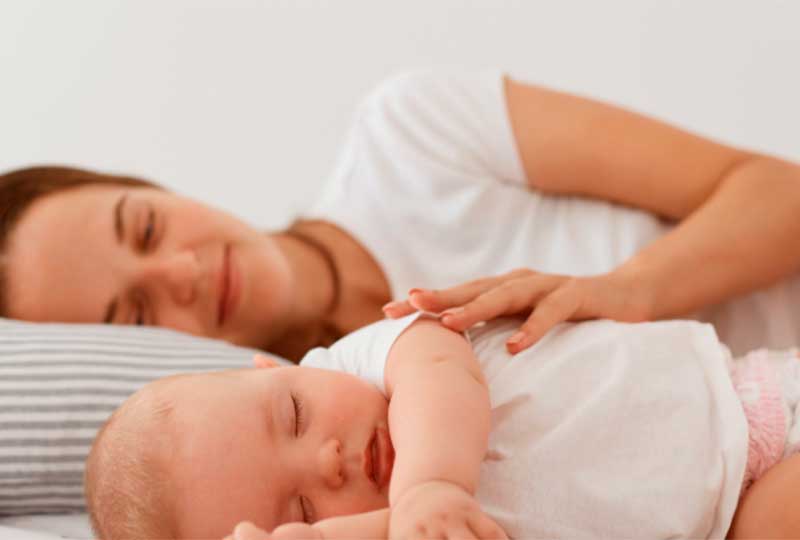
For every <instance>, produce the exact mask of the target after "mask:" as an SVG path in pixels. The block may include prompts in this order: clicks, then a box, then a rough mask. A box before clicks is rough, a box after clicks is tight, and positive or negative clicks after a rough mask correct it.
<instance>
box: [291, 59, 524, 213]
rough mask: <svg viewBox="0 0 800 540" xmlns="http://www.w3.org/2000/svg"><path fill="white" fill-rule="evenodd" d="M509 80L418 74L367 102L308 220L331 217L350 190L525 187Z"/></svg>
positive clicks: (429, 195)
mask: <svg viewBox="0 0 800 540" xmlns="http://www.w3.org/2000/svg"><path fill="white" fill-rule="evenodd" d="M504 78H505V74H504V73H503V72H502V71H499V70H486V71H472V72H470V71H466V72H464V71H442V70H430V71H413V72H409V73H405V74H401V75H396V76H394V77H392V78H390V79H388V80H386V81H384V82H382V83H381V84H380V85H378V86H377V87H376V88H375V89H374V90H373V91H372V92H371V93H369V94H368V96H367V97H366V98H365V99H364V100H363V101H362V102H361V104H360V105H359V107H358V108H357V110H356V114H355V119H354V121H353V124H352V125H351V127H350V130H349V132H348V134H347V136H346V138H345V143H344V145H343V147H342V148H341V150H340V153H339V157H338V160H337V164H336V166H335V168H334V171H333V173H332V175H331V177H329V179H328V181H327V182H326V189H325V190H324V191H323V193H322V194H321V196H320V198H319V199H318V200H317V204H316V205H315V206H314V207H312V208H311V209H310V210H308V211H307V212H306V215H307V216H308V217H326V216H325V214H326V212H327V211H329V209H330V207H331V206H332V204H333V203H341V202H342V201H345V200H347V199H348V198H349V197H348V192H357V193H360V194H363V192H364V191H365V190H366V191H368V192H370V191H375V192H376V194H377V196H384V195H386V193H391V194H392V196H393V197H395V198H398V197H400V198H402V199H407V200H413V198H415V197H424V198H425V199H426V200H441V197H442V195H443V194H452V193H453V192H457V191H458V190H461V189H464V188H465V187H468V186H470V185H475V184H480V183H496V182H504V183H509V184H514V185H520V186H524V185H525V184H526V176H525V172H524V169H523V166H522V162H521V159H520V157H519V153H518V150H517V144H516V140H515V138H514V134H513V131H512V128H511V122H510V119H509V116H508V108H507V102H506V97H505V89H504Z"/></svg>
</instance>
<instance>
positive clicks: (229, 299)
mask: <svg viewBox="0 0 800 540" xmlns="http://www.w3.org/2000/svg"><path fill="white" fill-rule="evenodd" d="M219 280H220V284H219V300H218V305H217V325H218V326H222V325H223V324H224V323H225V321H226V320H228V319H230V316H231V314H232V313H233V311H234V309H235V308H236V305H237V303H238V301H239V291H240V289H241V278H240V276H239V272H238V268H237V266H236V264H235V257H234V254H233V253H232V252H231V247H230V246H229V245H226V246H225V251H224V252H223V256H222V269H221V271H220V277H219Z"/></svg>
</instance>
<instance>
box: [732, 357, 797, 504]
mask: <svg viewBox="0 0 800 540" xmlns="http://www.w3.org/2000/svg"><path fill="white" fill-rule="evenodd" d="M731 378H732V380H733V385H734V388H736V392H737V393H738V394H739V399H740V400H741V402H742V407H743V408H744V413H745V416H746V417H747V426H748V439H749V445H748V452H747V468H746V470H745V474H744V480H743V482H742V489H741V492H740V495H744V493H745V491H746V490H747V488H749V487H750V486H751V485H752V484H753V482H755V481H756V480H758V479H759V478H761V476H762V475H763V474H764V473H765V472H767V469H769V468H770V467H772V466H773V465H775V464H777V463H778V462H780V461H781V459H782V458H783V452H784V447H785V446H786V422H787V418H786V413H785V411H784V405H783V393H782V390H781V385H780V381H779V380H778V374H777V373H776V371H775V369H774V367H773V366H772V365H771V364H770V362H769V360H768V351H766V350H763V349H761V350H757V351H753V352H751V353H749V354H748V355H747V356H744V357H742V358H738V359H735V360H733V362H732V364H731Z"/></svg>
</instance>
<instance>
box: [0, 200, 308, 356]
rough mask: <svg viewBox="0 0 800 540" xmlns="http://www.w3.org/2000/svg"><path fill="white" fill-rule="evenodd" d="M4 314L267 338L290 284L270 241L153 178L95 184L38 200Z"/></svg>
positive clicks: (16, 247) (10, 269) (15, 248)
mask: <svg viewBox="0 0 800 540" xmlns="http://www.w3.org/2000/svg"><path fill="white" fill-rule="evenodd" d="M7 255H8V258H7V261H8V263H7V276H8V281H7V283H8V286H7V294H8V302H7V305H8V316H9V317H13V318H19V319H25V320H30V321H61V322H84V323H102V322H109V323H115V324H147V325H158V326H165V327H169V328H174V329H176V330H181V331H184V332H188V333H192V334H196V335H202V336H209V337H213V338H219V339H225V340H227V341H231V342H233V343H238V344H241V345H249V346H256V347H266V346H268V344H269V343H271V342H272V341H273V340H274V337H275V336H277V335H279V334H280V333H282V332H283V331H284V330H285V328H283V327H282V326H281V321H285V320H286V313H288V310H289V308H290V299H291V298H292V292H291V288H292V285H293V282H292V279H291V273H290V268H289V265H288V262H287V260H286V259H285V257H284V256H283V254H282V252H281V251H280V250H279V249H278V247H277V245H276V244H275V242H274V240H273V239H272V238H270V237H269V236H268V235H266V234H264V233H260V232H258V231H256V230H255V229H253V228H252V227H250V226H248V225H247V224H245V223H244V222H242V221H240V220H238V219H236V218H235V217H233V216H231V215H229V214H227V213H225V212H222V211H219V210H215V209H213V208H209V207H208V206H205V205H203V204H200V203H198V202H196V201H193V200H190V199H186V198H184V197H181V196H178V195H175V194H172V193H169V192H165V191H161V190H158V189H154V188H141V187H134V188H131V187H129V186H106V185H89V186H84V187H80V188H76V189H70V190H65V191H63V192H59V193H55V194H53V195H49V196H46V197H43V198H42V199H41V200H39V201H36V202H35V203H34V204H33V205H32V206H31V207H30V208H29V210H28V211H27V212H26V213H25V214H24V215H23V216H22V219H21V220H20V221H19V223H18V224H17V226H16V228H15V229H14V230H13V231H12V234H11V236H10V238H9V244H8V249H7Z"/></svg>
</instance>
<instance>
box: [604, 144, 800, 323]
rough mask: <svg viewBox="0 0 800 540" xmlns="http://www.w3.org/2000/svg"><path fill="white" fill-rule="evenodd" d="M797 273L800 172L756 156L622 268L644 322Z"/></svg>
mask: <svg viewBox="0 0 800 540" xmlns="http://www.w3.org/2000/svg"><path fill="white" fill-rule="evenodd" d="M798 270H800V166H798V165H796V164H793V163H789V162H786V161H781V160H778V159H773V158H766V157H755V158H753V159H751V160H748V161H745V162H743V163H742V164H740V165H739V166H738V167H736V168H734V169H733V170H731V171H730V172H729V173H728V174H727V175H726V177H725V178H724V179H723V180H722V181H721V182H720V184H719V187H718V188H717V190H716V191H715V192H714V193H713V194H712V195H711V196H710V197H709V198H708V200H706V202H705V203H704V204H703V205H701V206H700V207H699V208H698V209H697V210H695V212H693V213H692V214H691V215H689V216H688V217H687V218H685V219H684V220H683V221H681V222H680V223H679V224H678V225H677V226H676V227H675V228H674V229H673V230H672V231H670V232H669V233H668V234H666V235H664V236H663V237H661V238H659V239H658V240H656V241H655V242H653V243H652V244H650V245H648V246H647V247H645V248H644V249H642V250H641V251H640V252H639V253H637V254H636V255H635V256H634V257H632V258H631V259H630V260H628V261H627V262H625V263H624V264H623V265H621V266H620V267H619V268H617V269H616V270H615V271H614V273H616V274H619V275H627V276H629V277H632V278H633V279H635V280H636V281H637V282H638V283H640V285H641V290H642V291H644V294H646V295H647V296H648V299H647V302H646V304H647V305H648V306H649V313H648V317H647V318H649V319H663V318H669V317H677V316H684V315H687V314H690V313H692V312H694V311H697V310H699V309H702V308H704V307H707V306H710V305H713V304H716V303H719V302H722V301H724V300H727V299H730V298H732V297H734V296H737V295H740V294H744V293H747V292H751V291H753V290H755V289H758V288H761V287H765V286H768V285H771V284H773V283H775V282H777V281H778V280H780V279H781V278H785V277H787V276H789V275H791V274H793V273H795V272H797V271H798Z"/></svg>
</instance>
